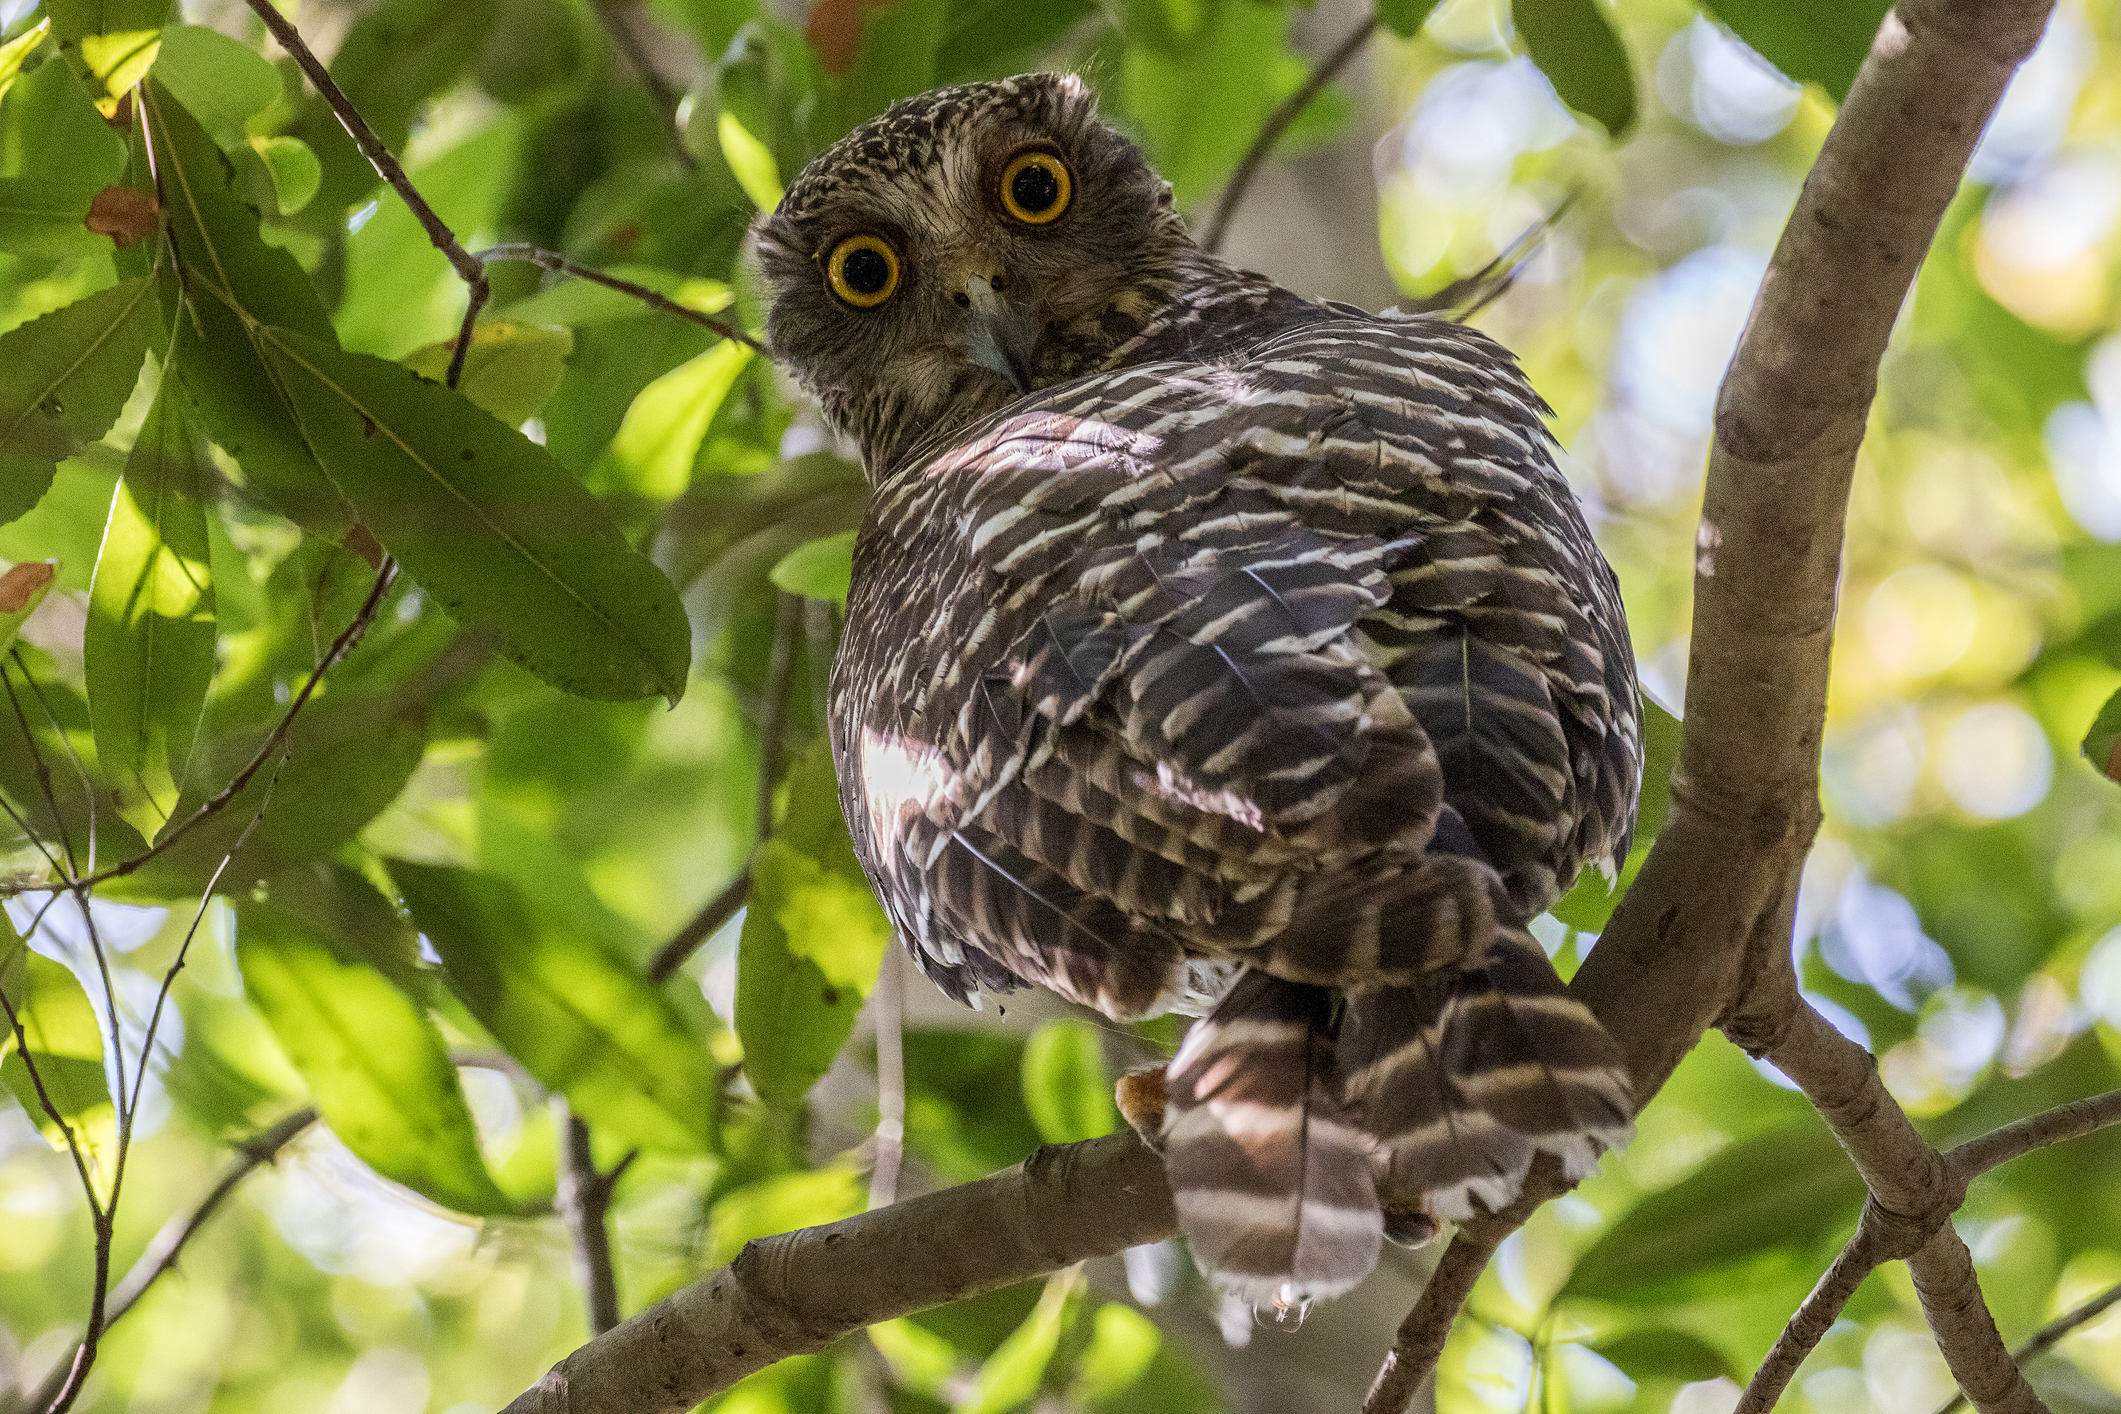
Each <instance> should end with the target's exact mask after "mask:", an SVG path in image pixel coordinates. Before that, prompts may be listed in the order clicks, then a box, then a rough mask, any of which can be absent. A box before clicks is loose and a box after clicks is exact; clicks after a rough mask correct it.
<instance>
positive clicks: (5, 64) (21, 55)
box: [0, 16, 52, 98]
mask: <svg viewBox="0 0 2121 1414" xmlns="http://www.w3.org/2000/svg"><path fill="white" fill-rule="evenodd" d="M51 32H52V22H51V19H50V17H49V16H47V17H46V18H44V19H41V20H39V21H37V23H36V24H34V25H32V26H30V27H29V28H28V29H26V30H24V31H23V32H22V33H20V34H18V35H16V36H15V37H14V38H13V39H10V40H9V41H8V42H7V43H5V44H0V98H5V97H7V91H8V89H10V88H12V87H14V83H15V75H17V74H19V73H21V72H22V61H23V60H25V59H27V58H29V56H30V55H31V54H32V53H34V52H35V51H36V48H37V46H38V45H40V44H42V43H44V36H46V35H47V34H50V33H51Z"/></svg>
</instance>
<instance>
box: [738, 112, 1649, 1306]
mask: <svg viewBox="0 0 2121 1414" xmlns="http://www.w3.org/2000/svg"><path fill="white" fill-rule="evenodd" d="M756 237H757V250H758V256H759V262H760V268H761V271H762V273H763V276H764V280H765V282H766V286H767V289H768V292H769V294H770V297H771V310H770V315H769V319H768V325H767V329H768V343H769V345H770V347H771V350H772V352H773V354H774V356H775V358H776V359H777V360H778V361H779V362H780V363H781V365H782V366H783V367H784V368H786V369H787V370H788V371H789V372H790V373H791V374H792V375H793V376H794V377H795V379H796V380H797V381H798V382H800V383H801V384H802V385H803V386H804V387H805V388H806V389H807V390H808V391H809V392H810V393H812V394H813V395H814V396H815V397H816V399H817V401H818V403H819V405H820V407H821V408H822V410H823V414H824V416H825V418H826V419H827V421H828V422H829V423H830V424H831V425H832V426H833V427H834V428H835V429H837V430H839V431H840V432H842V433H844V434H845V435H846V436H848V437H850V438H852V439H853V440H854V441H855V442H857V443H858V444H859V445H860V448H861V453H862V460H863V466H864V469H865V472H866V475H867V478H868V481H869V485H870V488H871V493H872V494H871V499H870V502H869V507H868V510H867V513H866V516H865V519H864V521H863V523H862V527H861V530H860V532H859V534H858V535H857V537H856V541H855V549H854V579H853V587H852V590H851V592H850V594H849V598H848V604H847V619H846V627H845V632H844V635H843V639H842V642H841V646H840V649H839V654H838V657H837V659H836V661H835V663H834V667H833V672H832V678H831V683H830V697H829V701H830V717H831V732H832V745H833V752H834V756H835V759H836V762H837V764H838V768H839V779H840V783H841V785H840V789H841V803H842V806H843V808H844V811H845V814H846V819H847V825H848V829H849V830H850V831H851V833H852V835H853V839H854V845H855V850H856V853H857V854H858V855H859V856H860V859H861V862H862V865H863V868H864V869H865V870H866V871H867V873H868V877H869V879H870V881H871V882H872V883H873V884H874V886H875V888H876V891H877V894H878V896H879V897H880V898H881V900H882V901H883V905H884V907H885V910H886V911H887V912H888V914H889V916H890V918H891V921H892V923H893V925H894V927H895V929H896V931H897V933H898V935H899V936H900V938H901V939H902V940H903V942H904V944H905V946H906V947H907V948H908V949H909V950H910V951H911V952H912V954H913V956H914V958H915V960H916V961H917V962H918V963H919V965H920V967H921V969H922V970H923V971H924V972H925V973H926V974H927V975H928V977H929V978H931V979H932V980H933V981H934V982H935V983H936V984H937V985H938V986H940V987H941V988H942V989H943V990H944V991H945V992H947V993H949V994H950V995H951V996H953V997H955V998H957V999H958V1000H960V1001H968V1002H971V1003H973V1004H975V1005H976V1004H977V1003H978V1000H979V994H980V993H982V992H997V993H999V992H1007V991H1009V990H1011V989H1013V988H1016V987H1020V986H1023V985H1025V984H1027V983H1036V984H1039V985H1042V986H1045V987H1048V988H1051V989H1052V990H1053V991H1055V992H1057V993H1059V994H1060V995H1061V996H1063V997H1067V998H1069V999H1071V1000H1073V1001H1076V1002H1079V1003H1081V1004H1083V1005H1085V1006H1089V1007H1094V1008H1096V1009H1097V1010H1098V1011H1100V1012H1102V1013H1104V1014H1105V1015H1106V1016H1109V1017H1113V1018H1115V1019H1132V1018H1140V1017H1147V1016H1153V1015H1156V1014H1158V1013H1161V1012H1164V1011H1167V1010H1173V1009H1176V1010H1180V1011H1183V1012H1187V1013H1190V1014H1192V1015H1194V1016H1195V1017H1197V1018H1198V1019H1197V1020H1196V1021H1194V1022H1193V1024H1192V1026H1191V1028H1190V1030H1189V1031H1188V1032H1187V1034H1186V1037H1185V1040H1184V1043H1183V1044H1182V1045H1181V1047H1180V1048H1179V1050H1178V1053H1177V1055H1176V1056H1175V1057H1174V1058H1173V1059H1172V1060H1171V1062H1170V1064H1169V1065H1168V1067H1167V1068H1166V1070H1165V1072H1164V1075H1163V1086H1162V1089H1163V1097H1162V1099H1163V1105H1162V1114H1161V1119H1160V1121H1155V1120H1150V1121H1145V1122H1147V1123H1149V1124H1150V1125H1151V1129H1152V1135H1151V1137H1152V1139H1153V1140H1154V1141H1155V1142H1157V1143H1159V1144H1160V1146H1161V1148H1162V1149H1163V1152H1164V1156H1165V1162H1166V1170H1167V1173H1168V1175H1169V1178H1170V1183H1171V1189H1172V1194H1173V1197H1174V1199H1175V1201H1176V1206H1177V1211H1178V1215H1179V1222H1180V1226H1181V1229H1182V1231H1183V1232H1184V1234H1185V1236H1186V1238H1187V1240H1188V1243H1189V1245H1190V1247H1191V1250H1192V1252H1193V1254H1194V1257H1195V1259H1196V1262H1197V1264H1198V1265H1199V1266H1200V1267H1201V1269H1202V1270H1203V1271H1205V1272H1206V1273H1208V1274H1209V1275H1210V1276H1211V1277H1212V1278H1213V1279H1214V1280H1215V1281H1217V1282H1218V1283H1219V1284H1220V1285H1221V1286H1223V1287H1224V1288H1225V1289H1226V1290H1228V1291H1231V1292H1234V1293H1236V1294H1237V1295H1239V1296H1240V1297H1242V1298H1244V1299H1246V1300H1250V1301H1253V1302H1255V1303H1260V1304H1265V1303H1276V1304H1280V1305H1287V1304H1290V1303H1296V1302H1303V1301H1308V1300H1311V1299H1314V1298H1320V1297H1328V1296H1332V1295H1336V1294H1338V1293H1341V1292H1344V1291H1346V1290H1347V1289H1349V1288H1350V1287H1352V1286H1353V1285H1355V1284H1356V1283H1357V1282H1359V1281H1360V1280H1362V1278H1363V1277H1364V1276H1365V1275H1366V1274H1367V1273H1368V1272H1369V1271H1370V1269H1371V1268H1372V1267H1373V1266H1374V1265H1375V1263H1376V1261H1377V1258H1378V1254H1379V1251H1380V1244H1381V1242H1382V1241H1383V1240H1384V1239H1385V1238H1386V1237H1393V1238H1399V1239H1409V1238H1418V1237H1421V1236H1426V1235H1427V1234H1428V1233H1429V1232H1432V1231H1433V1230H1434V1222H1435V1220H1436V1219H1438V1218H1455V1219H1464V1218H1467V1217H1470V1216H1472V1215H1474V1214H1475V1213H1478V1212H1480V1211H1482V1210H1492V1209H1495V1208H1498V1207H1500V1206H1502V1205H1504V1204H1506V1203H1508V1202H1509V1201H1510V1200H1511V1199H1512V1198H1514V1197H1515V1196H1516V1195H1517V1193H1518V1192H1519V1190H1520V1187H1521V1185H1522V1183H1523V1181H1524V1177H1525V1174H1526V1172H1527V1170H1528V1169H1529V1167H1530V1165H1531V1162H1532V1160H1533V1157H1534V1155H1535V1154H1537V1153H1539V1152H1546V1153H1549V1154H1552V1155H1555V1156H1556V1157H1558V1159H1559V1160H1560V1162H1561V1164H1562V1166H1563V1168H1564V1170H1565V1171H1566V1172H1567V1173H1568V1174H1569V1175H1570V1176H1572V1177H1576V1176H1581V1175H1583V1174H1584V1173H1586V1172H1588V1171H1589V1169H1590V1168H1591V1167H1592V1166H1593V1165H1594V1164H1595V1163H1596V1161H1597V1158H1598V1156H1599V1155H1600V1153H1602V1152H1603V1151H1604V1150H1606V1149H1607V1148H1609V1147H1611V1146H1613V1145H1616V1144H1619V1143H1621V1142H1622V1141H1623V1140H1624V1139H1625V1137H1626V1135H1627V1133H1628V1131H1629V1125H1630V1116H1631V1114H1632V1106H1631V1097H1630V1092H1629V1083H1628V1078H1627V1075H1626V1071H1625V1068H1624V1065H1623V1063H1622V1060H1621V1058H1620V1054H1619V1051H1618V1049H1617V1048H1616V1047H1615V1045H1614V1043H1613V1041H1612V1040H1611V1038H1610V1037H1609V1036H1608V1035H1607V1034H1606V1033H1605V1031H1604V1030H1603V1029H1601V1028H1600V1026H1599V1024H1598V1022H1597V1021H1596V1020H1595V1019H1594V1018H1593V1017H1592V1016H1591V1014H1590V1013H1589V1011H1587V1010H1586V1009H1585V1008H1584V1007H1583V1006H1582V1005H1581V1004H1580V1003H1578V1002H1576V1001H1574V1000H1573V999H1571V998H1570V997H1569V996H1568V995H1567V993H1566V992H1565V991H1564V989H1563V987H1562V984H1561V982H1560V980H1559V978H1558V977H1557V976H1556V975H1555V973H1554V970H1553V968H1552V967H1551V966H1550V965H1549V963H1548V961H1547V957H1546V954H1545V953H1544V952H1543V951H1542V949H1541V948H1540V946H1539V944H1538V942H1537V941H1536V940H1535V939H1534V938H1533V937H1532V935H1531V934H1530V933H1529V932H1528V931H1527V927H1526V925H1527V922H1528V920H1530V919H1531V918H1532V917H1533V916H1534V915H1536V914H1537V913H1538V912H1539V911H1540V910H1541V909H1543V908H1545V907H1546V906H1547V905H1549V904H1550V903H1552V902H1553V901H1554V899H1555V898H1556V897H1558V896H1559V894H1560V893H1561V891H1562V890H1563V888H1564V887H1566V886H1567V885H1568V884H1569V883H1570V882H1571V880H1572V879H1573V877H1574V876H1575V875H1576V873H1577V871H1578V869H1579V868H1580V867H1581V866H1582V865H1583V864H1585V863H1587V862H1596V863H1599V864H1602V865H1604V866H1605V867H1607V868H1608V869H1610V867H1611V864H1612V861H1614V860H1616V859H1620V858H1623V857H1625V854H1626V851H1627V847H1628V838H1629V834H1630V831H1631V830H1632V828H1633V821H1634V800H1635V792H1636V786H1637V784H1638V781H1639V778H1640V775H1641V769H1642V738H1641V729H1640V723H1639V699H1638V696H1637V689H1636V682H1635V668H1634V662H1633V658H1632V656H1631V654H1630V651H1629V646H1628V635H1627V628H1626V624H1625V622H1624V620H1623V617H1622V611H1621V604H1620V595H1619V592H1618V589H1617V586H1616V584H1615V582H1614V579H1613V575H1612V572H1611V570H1610V569H1609V568H1608V567H1607V565H1606V563H1605V561H1604V560H1603V559H1602V558H1601V557H1600V555H1599V552H1598V550H1597V548H1596V546H1595V545H1594V544H1593V542H1592V539H1591V536H1590V534H1589V532H1588V531H1587V529H1586V528H1585V525H1584V522H1583V519H1582V516H1581V514H1580V513H1579V511H1578V509H1577V507H1576V503H1575V501H1574V499H1573V498H1572V496H1571V494H1570V490H1569V487H1568V484H1567V483H1566V481H1565V480H1564V478H1563V477H1562V475H1561V474H1560V472H1559V471H1557V469H1556V467H1555V463H1554V456H1553V452H1554V448H1553V443H1552V440H1551V438H1550V436H1549V434H1548V433H1547V431H1546V429H1545V426H1544V424H1543V423H1542V420H1541V415H1542V413H1544V412H1545V411H1546V410H1547V409H1546V407H1545V404H1544V403H1542V402H1541V400H1540V398H1539V397H1538V395H1537V394H1535V393H1534V392H1533V391H1532V389H1531V388H1530V387H1529V386H1528V385H1527V383H1526V382H1525V380H1524V378H1523V376H1522V375H1521V374H1520V373H1519V371H1518V369H1517V367H1516V365H1515V363H1514V361H1513V360H1512V359H1511V357H1510V355H1509V354H1508V353H1507V352H1505V351H1504V350H1503V349H1502V348H1500V347H1499V346H1497V345H1496V344H1495V343H1493V342H1492V341H1490V340H1489V339H1487V338H1486V337H1484V336H1482V335H1481V334H1479V333H1477V332H1475V331H1473V330H1471V329H1469V328H1466V327H1465V326H1463V325H1462V324H1459V323H1455V322H1452V321H1449V320H1446V319H1441V318H1436V317H1430V316H1407V315H1402V314H1398V313H1396V312H1394V313H1386V314H1381V315H1373V314H1369V313H1366V312H1364V311H1363V310H1360V309H1357V308H1354V307H1352V306H1348V305H1343V304H1335V303H1319V302H1314V301H1312V300H1308V299H1304V298H1302V297H1300V296H1298V295H1296V294H1293V293H1291V292H1290V291H1288V290H1286V289H1283V288H1281V287H1279V286H1277V285H1275V284H1274V283H1272V282H1271V281H1269V280H1267V279H1265V278H1264V277H1262V276H1259V275H1255V274H1250V273H1248V272H1246V271H1243V270H1239V269H1236V268H1234V267H1232V266H1230V265H1228V264H1226V263H1224V262H1223V261H1221V260H1219V259H1217V258H1216V257H1215V256H1213V255H1210V254H1208V253H1207V252H1206V251H1204V250H1202V249H1201V248H1200V247H1199V246H1198V245H1196V244H1195V243H1194V242H1193V241H1192V239H1191V238H1190V237H1189V236H1188V235H1187V234H1186V229H1185V226H1184V223H1183V222H1182V221H1181V219H1180V218H1179V216H1178V214H1177V212H1176V209H1175V208H1174V206H1173V202H1172V196H1171V189H1170V187H1169V186H1168V184H1166V183H1165V182H1163V181H1162V180H1160V179H1159V178H1158V177H1157V175H1156V173H1155V172H1154V171H1152V170H1151V169H1150V167H1149V166H1148V164H1147V163H1146V162H1145V161H1144V159H1143V157H1142V155H1141V154H1140V153H1139V152H1138V151H1137V150H1136V149H1135V148H1134V147H1133V146H1132V145H1131V144H1130V143H1129V142H1128V141H1127V140H1126V139H1125V138H1124V137H1122V136H1121V135H1120V134H1119V133H1118V132H1116V131H1114V130H1113V129H1112V128H1111V127H1109V126H1106V125H1105V124H1103V123H1101V122H1100V121H1099V120H1098V118H1097V116H1096V112H1095V102H1094V99H1093V98H1092V96H1091V94H1090V93H1089V92H1088V90H1087V89H1086V87H1085V85H1084V84H1083V83H1082V82H1081V81H1080V80H1078V79H1076V78H1074V77H1070V76H1066V75H1055V74H1029V75H1024V76H1021V77H1017V78H1012V79H1004V80H1000V81H997V82H991V83H979V84H971V85H967V86H963V87H957V88H947V89H942V90H939V91H936V92H933V93H929V94H925V95H922V96H920V97H917V98H912V99H908V100H906V101H904V102H901V103H899V104H897V105H895V106H894V107H892V108H891V109H890V110H889V111H888V112H886V113H884V114H883V115H882V116H881V117H878V118H876V119H874V120H873V121H871V122H869V123H866V124H864V125H863V126H861V127H859V128H857V129H855V130H854V131H853V132H852V133H850V134H849V135H848V136H847V137H846V138H845V139H844V140H842V141H841V142H839V143H837V144H836V145H834V146H833V147H831V148H830V149H828V150H827V151H825V152H824V153H822V154H821V155H820V156H818V157H817V158H816V159H815V160H814V161H812V162H811V163H810V164H809V165H808V166H807V167H806V168H804V170H803V172H802V173H801V175H800V176H799V177H797V179H796V180H795V182H794V183H793V184H792V185H791V186H789V188H788V189H787V193H786V195H785V197H784V198H783V200H782V201H781V203H780V205H779V207H778V208H777V209H776V210H774V211H773V212H772V213H770V214H769V215H767V216H765V217H762V218H761V220H760V221H759V223H758V225H757V228H756ZM1142 1109H1153V1107H1140V1108H1138V1109H1137V1110H1136V1112H1135V1113H1136V1115H1137V1116H1139V1115H1140V1113H1141V1112H1142Z"/></svg>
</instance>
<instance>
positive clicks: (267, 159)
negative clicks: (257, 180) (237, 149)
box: [243, 137, 324, 216]
mask: <svg viewBox="0 0 2121 1414" xmlns="http://www.w3.org/2000/svg"><path fill="white" fill-rule="evenodd" d="M243 145H244V146H245V147H247V148H248V149H249V150H250V152H251V155H252V156H254V157H255V158H256V159H257V163H258V167H259V168H260V169H262V170H263V171H264V173H265V179H266V181H267V182H268V183H270V184H271V186H272V199H273V206H274V208H275V209H276V210H277V211H278V212H279V213H280V214H281V215H282V216H292V215H294V214H295V213H296V212H297V211H300V210H301V209H302V208H303V207H305V206H307V205H309V203H310V199H311V198H312V197H314V196H315V195H316V194H317V187H318V185H319V184H320V183H321V182H322V181H323V180H324V168H323V167H322V166H321V165H320V164H319V163H318V161H317V154H316V153H314V152H311V151H310V150H309V144H308V143H306V142H304V141H302V139H300V138H298V137H253V138H245V139H244V140H243Z"/></svg>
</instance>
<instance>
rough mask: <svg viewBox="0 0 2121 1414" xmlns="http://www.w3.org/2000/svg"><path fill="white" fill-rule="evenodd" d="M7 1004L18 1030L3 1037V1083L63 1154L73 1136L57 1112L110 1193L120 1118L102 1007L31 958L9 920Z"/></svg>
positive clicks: (1, 969) (1, 986)
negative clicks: (107, 1064)
mask: <svg viewBox="0 0 2121 1414" xmlns="http://www.w3.org/2000/svg"><path fill="white" fill-rule="evenodd" d="M0 1000H4V1001H5V1003H6V1005H5V1007H0V1021H9V1020H11V1021H12V1023H13V1024H11V1025H9V1026H8V1027H7V1028H6V1034H5V1035H0V1084H4V1085H5V1086H6V1087H7V1089H8V1091H9V1092H10V1093H11V1094H13V1095H14V1097H15V1099H16V1100H17V1101H19V1102H20V1103H21V1105H22V1108H23V1110H24V1111H26V1112H27V1113H28V1115H29V1116H30V1119H31V1120H32V1122H34V1123H35V1124H36V1126H37V1130H38V1132H39V1133H40V1134H42V1135H43V1136H44V1138H45V1141H46V1142H47V1143H49V1144H50V1145H51V1146H52V1148H54V1149H56V1150H58V1151H60V1152H61V1153H64V1152H66V1149H67V1142H66V1131H65V1130H63V1129H61V1128H60V1124H59V1123H58V1122H57V1121H54V1120H53V1119H52V1111H53V1110H56V1111H58V1115H59V1119H60V1120H62V1121H64V1123H65V1125H66V1128H67V1129H71V1130H72V1131H73V1135H74V1138H75V1140H76V1141H77V1142H78V1143H80V1144H81V1146H82V1152H83V1157H84V1158H85V1159H86V1160H87V1162H88V1165H89V1171H90V1173H91V1174H92V1175H93V1176H94V1177H95V1180H96V1183H97V1186H98V1188H99V1189H101V1190H103V1191H105V1192H108V1190H109V1186H110V1182H111V1179H112V1177H113V1175H114V1174H115V1172H116V1169H115V1164H116V1161H117V1153H118V1112H117V1109H116V1107H115V1106H113V1105H112V1103H111V1097H110V1087H109V1082H108V1080H107V1078H106V1077H105V1075H104V1070H103V1032H102V1029H101V1026H100V1023H99V1022H98V1020H97V1017H96V1008H95V1005H94V1004H93V1003H92V1002H91V1001H90V1000H89V997H88V993H86V992H84V991H83V990H82V989H81V983H80V982H79V981H78V980H77V979H76V978H75V977H74V974H73V973H72V972H70V971H68V970H67V969H66V968H65V967H63V966H61V965H60V964H58V963H56V962H53V961H52V960H51V959H50V958H48V957H45V956H43V955H42V954H41V953H34V952H31V951H30V950H29V948H28V947H27V946H26V945H25V944H24V943H23V941H22V939H21V937H20V935H18V934H17V933H16V932H15V927H14V924H13V923H12V922H11V921H8V920H7V919H6V918H5V917H4V916H0ZM18 1031H19V1033H20V1034H19V1035H18V1034H17V1033H18ZM24 1039H26V1040H27V1041H28V1047H27V1050H28V1053H29V1054H28V1059H27V1061H25V1059H24V1057H23V1049H24V1048H23V1046H22V1044H21V1042H22V1041H23V1040H24ZM32 1066H34V1067H35V1073H34V1074H32V1070H31V1067H32ZM46 1101H49V1102H50V1108H47V1107H46Z"/></svg>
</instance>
